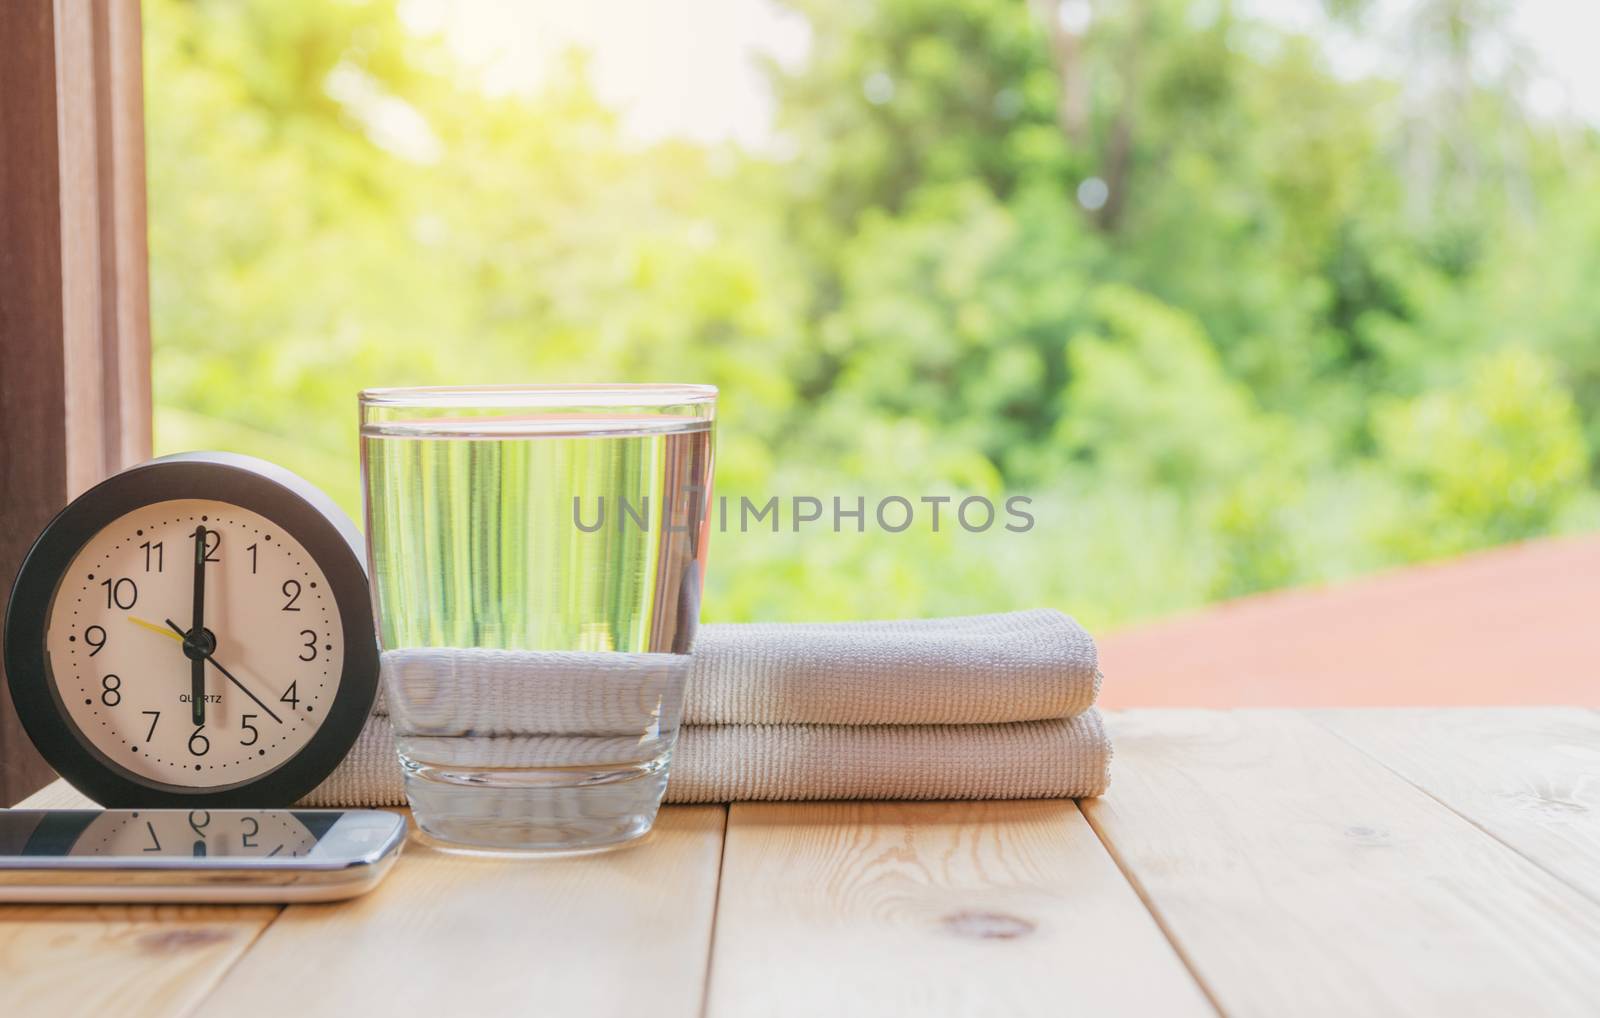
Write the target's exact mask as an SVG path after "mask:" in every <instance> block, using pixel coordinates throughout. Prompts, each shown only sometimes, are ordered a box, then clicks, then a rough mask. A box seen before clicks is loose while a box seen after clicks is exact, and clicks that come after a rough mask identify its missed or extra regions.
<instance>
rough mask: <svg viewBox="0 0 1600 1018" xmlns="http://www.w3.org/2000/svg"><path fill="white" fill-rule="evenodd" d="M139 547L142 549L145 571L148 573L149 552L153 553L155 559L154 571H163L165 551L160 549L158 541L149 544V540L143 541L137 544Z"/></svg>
mask: <svg viewBox="0 0 1600 1018" xmlns="http://www.w3.org/2000/svg"><path fill="white" fill-rule="evenodd" d="M139 547H141V548H143V549H144V571H145V572H147V573H148V572H149V571H150V559H151V552H154V553H155V555H154V558H155V561H156V572H158V573H159V572H162V571H164V569H165V568H166V566H165V563H166V552H165V551H163V550H162V547H161V542H160V541H157V542H156V543H155V544H151V543H150V542H149V541H146V542H145V543H143V544H141V545H139Z"/></svg>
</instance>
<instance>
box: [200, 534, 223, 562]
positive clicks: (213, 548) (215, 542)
mask: <svg viewBox="0 0 1600 1018" xmlns="http://www.w3.org/2000/svg"><path fill="white" fill-rule="evenodd" d="M221 547H222V533H221V532H220V531H216V530H207V531H206V553H205V554H204V555H202V556H200V560H201V561H202V562H220V561H222V560H221V559H220V558H218V557H217V549H218V548H221Z"/></svg>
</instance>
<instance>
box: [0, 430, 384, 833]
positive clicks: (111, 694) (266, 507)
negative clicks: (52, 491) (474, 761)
mask: <svg viewBox="0 0 1600 1018" xmlns="http://www.w3.org/2000/svg"><path fill="white" fill-rule="evenodd" d="M358 542H359V538H358V537H357V535H356V531H355V527H354V526H353V525H352V524H351V522H350V519H349V517H347V516H345V515H344V514H343V513H342V512H341V511H340V510H339V508H338V507H337V506H335V505H334V503H333V502H332V500H331V499H329V498H328V497H327V496H326V495H324V494H323V493H322V492H320V491H318V490H317V489H316V488H314V487H313V486H311V485H310V484H309V483H307V482H306V481H304V480H302V479H301V478H299V477H297V476H295V475H294V474H292V473H290V472H289V471H287V470H284V469H282V468H281V467H277V466H274V465H273V464H271V463H267V462H265V461H262V460H258V459H254V458H252V457H248V456H238V455H233V454H230V453H210V452H208V453H185V454H182V455H177V456H166V457H163V458H161V459H156V460H151V461H150V462H148V463H144V464H141V465H139V466H136V467H133V468H131V469H128V470H125V471H123V472H122V473H120V474H116V475H115V476H113V477H110V478H108V479H106V480H105V481H102V482H101V483H100V484H97V485H95V486H94V487H93V488H91V489H89V490H88V491H87V492H85V493H84V494H83V495H82V496H80V497H79V498H77V499H76V500H74V501H73V502H72V504H71V505H69V506H67V507H66V508H65V509H63V510H62V511H61V512H60V513H59V514H58V515H57V516H56V517H55V519H53V520H51V521H50V523H49V525H48V526H46V527H45V529H44V533H42V534H41V535H39V539H38V540H37V541H36V542H35V543H34V545H33V548H32V550H31V551H29V553H28V556H27V558H26V559H25V560H24V561H23V563H22V569H21V571H20V572H19V573H18V574H17V579H16V583H15V585H14V586H13V587H12V590H11V601H10V607H9V608H8V610H7V613H6V625H5V665H6V676H7V678H8V680H9V682H10V686H11V699H12V701H13V703H14V704H15V705H16V711H17V715H18V717H19V718H20V719H21V721H22V724H23V727H24V728H25V729H26V730H27V732H28V735H29V736H30V737H31V738H32V740H33V743H34V745H35V746H37V747H38V749H39V752H40V753H41V754H42V755H43V756H44V758H45V759H46V760H47V761H48V762H49V763H50V765H51V766H53V767H54V768H55V769H56V770H57V771H59V772H60V773H61V775H62V777H64V778H66V779H67V780H68V781H69V782H71V783H72V784H73V785H74V786H76V787H77V788H78V789H79V790H80V791H82V792H84V793H85V794H87V795H88V796H90V797H91V798H93V799H95V800H96V801H97V802H99V803H101V804H102V805H106V806H197V805H199V806H253V807H263V808H266V807H281V806H288V805H290V804H291V803H293V802H294V801H295V800H297V799H299V798H300V797H301V796H303V795H304V794H305V793H307V792H309V791H310V790H311V789H312V788H313V787H315V786H316V785H317V783H318V782H320V781H321V780H322V779H323V778H325V777H327V775H328V774H329V772H331V771H332V770H333V768H334V767H335V766H336V765H337V764H338V763H339V761H340V760H341V759H343V757H344V755H345V753H347V752H348V751H349V749H350V746H351V744H352V743H353V742H354V741H355V738H356V736H357V734H358V733H359V732H360V731H361V726H362V725H363V723H365V721H366V719H367V715H368V713H369V712H370V711H371V709H372V701H373V697H374V696H375V695H376V692H377V681H378V650H377V642H376V636H375V633H374V630H373V625H372V601H371V595H370V593H369V591H368V589H367V577H366V571H365V569H364V568H363V566H362V557H361V554H360V551H359V550H358V549H359V543H358Z"/></svg>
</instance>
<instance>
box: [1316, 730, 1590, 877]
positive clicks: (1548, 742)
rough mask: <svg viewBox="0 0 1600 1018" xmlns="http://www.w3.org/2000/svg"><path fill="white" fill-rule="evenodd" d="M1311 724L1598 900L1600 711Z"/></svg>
mask: <svg viewBox="0 0 1600 1018" xmlns="http://www.w3.org/2000/svg"><path fill="white" fill-rule="evenodd" d="M1311 717H1312V720H1314V721H1316V722H1317V723H1318V724H1320V725H1322V726H1323V727H1325V728H1328V729H1331V730H1332V731H1333V732H1334V733H1336V734H1337V735H1339V736H1340V737H1341V738H1343V739H1345V740H1346V741H1348V742H1350V743H1352V744H1354V745H1355V746H1356V747H1357V748H1359V749H1361V750H1364V751H1365V752H1367V753H1369V754H1371V755H1372V756H1373V757H1375V758H1377V759H1378V761H1379V762H1381V763H1383V764H1384V765H1385V766H1387V767H1388V768H1389V769H1391V770H1393V771H1394V772H1395V773H1396V774H1399V775H1400V776H1401V777H1403V778H1405V779H1406V780H1407V781H1409V782H1411V783H1412V784H1413V785H1416V786H1417V787H1418V788H1420V789H1422V790H1423V791H1425V792H1427V793H1428V794H1429V795H1431V796H1433V797H1434V798H1435V799H1438V800H1439V801H1440V802H1442V803H1444V804H1445V805H1446V806H1449V807H1450V808H1451V809H1453V810H1455V811H1456V812H1457V813H1460V814H1461V815H1462V816H1464V817H1466V818H1467V819H1468V820H1470V821H1472V822H1473V823H1474V824H1477V825H1478V826H1479V827H1481V828H1482V829H1483V830H1485V831H1487V832H1488V833H1489V834H1491V835H1493V836H1494V837H1495V838H1498V839H1499V840H1500V841H1502V842H1504V843H1505V844H1507V845H1509V846H1511V847H1512V848H1513V849H1515V850H1516V851H1518V852H1520V853H1521V854H1522V855H1524V856H1527V857H1528V858H1529V859H1531V860H1532V861H1533V862H1534V863H1536V864H1538V865H1539V866H1541V867H1543V868H1544V869H1546V870H1548V871H1549V872H1550V873H1552V874H1554V875H1555V876H1557V877H1559V878H1560V879H1562V880H1564V881H1565V882H1566V883H1567V884H1569V885H1571V886H1572V887H1574V888H1576V889H1577V890H1579V891H1581V892H1583V893H1584V894H1586V895H1588V896H1589V897H1590V898H1591V899H1593V900H1595V901H1596V902H1600V711H1592V710H1586V709H1583V708H1577V707H1519V708H1511V709H1472V708H1455V709H1417V710H1409V709H1408V710H1342V711H1316V712H1314V713H1313V714H1312V715H1311Z"/></svg>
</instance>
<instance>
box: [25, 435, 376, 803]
mask: <svg viewBox="0 0 1600 1018" xmlns="http://www.w3.org/2000/svg"><path fill="white" fill-rule="evenodd" d="M286 495H288V496H292V497H285V496H286ZM186 498H204V499H211V500H214V501H224V502H228V503H230V504H235V505H238V506H240V507H242V508H245V509H249V510H251V511H253V512H257V513H260V514H261V515H262V516H264V517H266V518H267V519H269V520H271V521H272V522H273V523H274V524H275V525H277V526H279V527H281V528H282V529H283V530H284V532H285V533H287V534H290V535H292V536H293V537H294V538H295V540H297V541H299V542H300V543H301V544H302V545H303V546H304V547H305V549H306V551H307V552H309V553H310V554H311V556H312V558H313V559H315V560H316V562H317V564H318V565H320V566H321V567H322V569H323V571H324V573H325V574H326V576H327V581H328V585H329V587H330V588H331V590H332V593H333V596H334V600H335V602H336V603H337V604H338V606H339V615H340V623H341V628H342V630H343V636H344V646H345V653H344V669H343V671H342V672H341V674H340V678H339V688H338V690H337V691H336V693H335V695H334V701H333V706H332V707H331V708H330V709H329V711H328V713H327V715H326V716H325V717H324V718H323V720H322V722H321V724H320V725H319V726H318V729H317V731H316V732H315V733H314V734H313V735H312V737H311V738H310V740H309V741H308V742H307V743H306V745H305V746H303V747H302V748H301V749H300V751H299V752H298V753H296V754H294V755H293V756H291V757H290V758H289V759H287V760H285V761H284V762H283V763H281V764H279V765H278V766H277V767H275V768H273V769H272V770H271V771H268V772H267V773H265V774H262V775H259V776H257V777H254V778H249V779H246V780H244V781H240V782H237V783H235V784H232V785H223V786H211V787H207V788H189V787H186V786H183V785H175V784H170V783H167V782H160V781H154V780H151V779H149V778H144V777H140V776H138V775H136V774H133V773H132V772H131V771H128V770H126V769H125V768H123V767H121V766H120V765H118V764H116V763H115V762H113V761H111V760H110V759H109V758H107V757H106V756H105V755H104V754H103V753H101V751H100V750H99V749H98V748H97V747H96V746H95V745H94V744H93V742H91V741H90V740H89V739H88V738H87V737H86V736H85V735H83V733H82V732H81V731H79V729H78V727H77V725H75V724H74V723H73V722H72V721H71V719H70V717H69V715H68V714H67V711H66V707H65V705H64V704H63V703H62V702H61V699H60V696H59V693H58V691H57V689H56V683H55V681H54V678H53V675H52V673H51V671H50V667H49V661H48V656H47V655H46V653H45V639H46V632H47V627H48V625H49V610H50V606H51V603H52V602H53V601H54V599H55V595H56V591H57V589H58V587H59V585H60V583H61V581H62V580H63V579H64V578H65V574H66V570H67V567H68V566H69V565H70V564H71V562H72V559H73V557H74V556H76V555H77V554H78V552H79V551H80V550H81V549H82V548H83V546H84V545H85V544H86V543H87V542H88V541H89V540H90V538H92V537H93V536H94V535H95V534H98V533H99V532H100V530H101V529H103V528H104V527H105V526H107V525H108V524H110V523H112V522H113V521H115V520H117V519H118V518H120V517H122V516H123V515H125V514H127V513H128V512H131V511H133V510H134V509H138V508H139V507H141V506H145V505H150V504H152V503H156V502H168V501H172V500H175V499H186ZM5 665H6V679H7V682H8V684H9V685H10V689H11V699H12V703H13V704H14V705H15V708H16V712H17V717H18V719H19V720H21V722H22V726H23V729H24V730H25V731H26V732H27V733H28V737H29V738H30V739H31V740H32V741H33V744H34V746H35V747H37V748H38V750H39V753H40V755H41V756H43V757H44V758H45V761H46V762H47V763H49V764H50V765H51V766H52V767H54V768H55V770H56V771H57V773H59V774H60V775H61V776H62V777H64V778H66V779H67V781H68V782H69V783H70V784H72V785H73V787H75V788H77V789H78V790H79V791H81V792H83V793H84V794H85V795H88V796H89V797H90V798H91V799H94V800H95V801H96V802H98V803H99V804H100V805H102V806H107V807H114V808H120V807H134V806H137V807H183V806H187V807H194V806H212V807H219V808H220V807H246V808H248V807H258V808H281V807H287V806H290V805H292V804H294V803H295V802H297V801H298V800H299V799H301V798H302V797H303V796H305V794H306V793H308V792H310V791H311V790H312V789H313V788H315V787H316V786H317V785H318V784H319V783H320V782H321V781H322V780H323V779H324V778H326V777H327V776H328V775H329V774H330V773H332V771H333V769H334V768H335V767H336V766H338V764H339V762H340V761H341V760H343V759H344V757H345V755H346V754H347V753H349V751H350V747H351V746H353V745H354V744H355V741H356V739H357V737H359V736H360V734H361V729H362V726H363V725H365V724H366V721H367V718H368V716H369V715H370V714H371V711H372V704H373V701H374V699H375V698H376V696H377V692H378V646H377V634H376V630H375V629H374V627H373V623H372V600H371V593H370V591H369V588H368V586H367V573H366V568H365V566H364V565H363V563H362V555H361V552H360V548H359V545H357V543H356V540H355V535H354V527H353V526H352V525H351V524H350V523H349V520H348V517H345V516H344V514H343V512H342V511H340V510H339V509H338V507H337V506H335V505H334V504H333V502H332V500H330V499H329V498H328V497H327V496H326V495H324V494H323V493H322V492H321V491H319V490H318V489H317V488H315V487H314V486H313V485H311V484H310V482H308V481H305V480H304V479H302V478H300V477H297V476H295V475H294V474H291V473H290V472H288V471H287V470H284V469H283V468H281V467H278V466H276V465H274V464H271V463H267V462H265V461H264V460H256V459H253V458H251V457H246V456H238V455H235V454H231V453H190V454H184V455H181V456H174V457H166V458H163V459H157V460H151V461H149V462H147V463H143V464H140V465H139V466H136V467H132V468H130V469H128V470H125V471H123V472H122V473H120V474H116V475H113V476H112V477H109V478H107V479H106V480H104V481H102V482H100V483H99V484H97V485H95V486H94V487H93V488H90V489H89V490H88V491H87V492H85V493H84V494H83V495H81V496H79V497H78V498H77V499H74V500H73V501H72V503H71V504H69V505H68V506H67V507H66V508H65V509H62V510H61V512H59V513H57V514H56V516H55V518H54V519H52V520H51V521H50V523H49V524H47V525H46V526H45V528H44V531H43V532H42V533H41V534H40V535H39V537H38V539H37V540H36V541H35V542H34V544H33V547H32V548H31V549H30V550H29V552H28V554H27V557H26V558H24V559H23V562H22V567H21V569H20V570H19V571H18V573H17V579H16V582H15V583H14V584H13V585H12V590H11V601H10V604H9V605H8V606H7V610H6V624H5Z"/></svg>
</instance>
